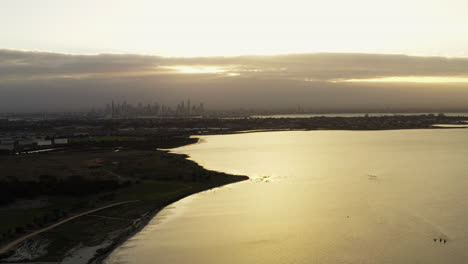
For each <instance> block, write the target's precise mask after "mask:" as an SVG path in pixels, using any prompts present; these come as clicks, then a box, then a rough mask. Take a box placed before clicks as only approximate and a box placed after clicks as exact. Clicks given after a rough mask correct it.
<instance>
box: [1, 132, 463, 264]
mask: <svg viewBox="0 0 468 264" xmlns="http://www.w3.org/2000/svg"><path fill="white" fill-rule="evenodd" d="M414 129H418V130H419V129H437V130H438V129H464V128H461V127H429V128H410V129H404V130H414ZM325 130H330V129H325ZM380 130H400V129H378V130H371V131H380ZM279 131H281V132H287V131H317V130H315V129H314V130H307V129H271V130H247V131H235V132H231V133H230V132H229V131H223V132H222V133H213V134H198V135H196V134H195V135H194V134H192V135H191V136H190V138H192V139H194V140H193V141H190V142H184V143H179V144H177V146H173V147H172V148H170V149H157V151H163V152H168V153H171V154H172V155H177V156H180V157H182V158H183V159H184V160H190V157H189V156H187V155H184V154H178V153H174V152H172V149H175V148H179V147H185V146H189V145H192V144H199V143H200V140H199V138H197V136H206V135H223V134H239V133H256V132H279ZM351 131H362V130H351ZM226 132H227V133H226ZM191 161H192V162H194V161H193V160H191ZM195 163H196V162H195ZM197 165H198V164H197ZM205 171H210V170H206V169H205ZM216 172H217V171H216ZM217 173H223V172H217ZM229 176H236V177H239V178H238V179H236V180H234V181H230V182H223V183H216V182H214V183H211V184H210V185H209V186H205V187H206V188H205V187H200V188H194V189H192V190H189V191H188V192H187V193H184V194H181V195H178V196H176V197H173V198H170V199H169V200H167V201H164V203H163V204H161V205H159V206H158V207H156V208H154V209H152V210H149V211H148V212H146V213H144V214H142V216H141V217H140V218H138V219H135V220H136V222H134V223H132V224H130V225H129V226H127V227H125V228H123V229H120V230H114V231H116V232H119V234H118V235H116V236H115V237H113V238H110V239H108V240H107V241H108V242H109V243H110V245H109V246H105V247H103V248H101V249H99V250H97V251H96V254H95V255H94V256H92V257H91V258H88V259H86V260H85V259H83V260H85V261H86V262H83V263H94V264H101V263H104V260H105V259H106V258H107V257H108V256H109V255H110V254H112V252H114V250H115V249H116V248H118V247H119V246H121V245H122V244H124V243H125V242H126V241H128V240H129V239H130V238H132V237H133V236H135V235H136V234H137V233H138V232H140V231H141V230H142V229H143V228H144V227H146V226H147V224H148V223H149V222H150V221H151V220H152V219H154V218H155V217H157V214H158V213H160V212H161V211H162V210H163V209H164V208H166V207H167V206H170V205H171V204H173V203H175V202H177V201H179V200H181V199H184V198H187V197H189V196H191V195H194V194H197V193H201V192H204V191H207V190H211V189H215V188H219V187H222V186H226V185H228V184H231V183H237V182H241V181H244V180H247V179H249V178H248V177H247V176H242V175H229ZM108 234H110V233H108ZM84 247H85V246H81V247H79V248H78V249H80V248H84ZM78 254H79V253H78ZM62 260H63V259H62ZM0 263H4V262H1V261H0Z"/></svg>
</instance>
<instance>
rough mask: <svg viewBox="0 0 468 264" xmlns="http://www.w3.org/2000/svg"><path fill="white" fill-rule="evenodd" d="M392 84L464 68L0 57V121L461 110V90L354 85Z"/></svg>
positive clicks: (425, 62)
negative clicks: (144, 105)
mask: <svg viewBox="0 0 468 264" xmlns="http://www.w3.org/2000/svg"><path fill="white" fill-rule="evenodd" d="M190 68H191V69H192V70H187V69H190ZM181 69H182V71H181ZM183 69H185V72H183ZM395 76H398V77H417V76H432V77H437V76H441V77H450V76H456V77H459V78H460V77H461V78H463V77H467V78H468V59H465V58H443V57H414V56H405V55H382V54H339V53H318V54H289V55H268V56H237V57H199V58H176V57H175V58H172V57H160V56H150V55H134V54H99V55H71V54H59V53H49V52H32V51H17V50H0V111H17V110H40V109H45V110H59V109H60V110H67V109H85V108H88V107H92V106H100V105H102V104H104V103H106V102H108V101H109V100H112V99H116V100H127V101H131V102H138V101H143V102H152V101H159V102H163V103H168V104H170V103H174V102H176V101H178V100H182V99H186V98H189V97H190V98H192V99H194V100H197V101H203V102H205V103H207V104H208V105H209V106H212V108H238V107H245V108H288V107H289V108H291V107H296V106H297V105H302V106H304V107H309V108H310V109H351V110H352V109H358V108H360V109H366V108H369V109H370V108H379V107H380V108H383V107H391V108H392V107H393V108H415V109H416V108H427V109H429V108H432V109H439V108H468V104H466V103H465V102H464V101H466V100H463V98H467V97H466V96H468V92H467V90H468V89H465V86H466V84H465V85H464V84H460V83H447V84H443V83H442V84H441V83H437V84H431V83H424V84H416V83H364V82H355V81H356V79H375V78H383V77H395ZM345 80H354V81H353V83H347V82H341V81H345Z"/></svg>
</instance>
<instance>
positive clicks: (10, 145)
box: [0, 144, 15, 151]
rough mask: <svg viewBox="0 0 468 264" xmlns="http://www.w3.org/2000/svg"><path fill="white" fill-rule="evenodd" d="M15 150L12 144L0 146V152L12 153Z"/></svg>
mask: <svg viewBox="0 0 468 264" xmlns="http://www.w3.org/2000/svg"><path fill="white" fill-rule="evenodd" d="M14 149H15V145H14V144H0V150H7V151H13V150H14Z"/></svg>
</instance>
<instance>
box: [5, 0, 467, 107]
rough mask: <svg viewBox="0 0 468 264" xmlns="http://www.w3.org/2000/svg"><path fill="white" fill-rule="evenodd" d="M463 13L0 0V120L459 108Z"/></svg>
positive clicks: (247, 3)
mask: <svg viewBox="0 0 468 264" xmlns="http://www.w3.org/2000/svg"><path fill="white" fill-rule="evenodd" d="M466 10H468V1H461V0H445V1H441V0H436V1H434V0H433V1H430V0H426V1H420V0H412V1H409V0H406V1H403V0H393V1H378V0H373V1H372V0H354V1H338V0H328V1H315V0H308V1H300V0H288V1H272V0H270V1H264V0H237V1H221V0H217V1H214V0H197V1H193V0H191V1H182V0H171V1H155V0H132V1H124V0H99V1H97V0H80V1H71V0H41V1H38V0H2V1H1V3H0V32H1V34H0V112H1V111H36V110H37V111H42V110H44V111H55V110H83V109H89V108H91V107H100V106H103V105H104V104H106V103H108V102H110V101H111V100H117V101H128V102H132V103H137V102H140V101H141V102H143V103H152V102H154V101H158V102H160V103H166V104H174V103H177V102H179V101H181V100H183V99H188V98H191V99H192V101H199V102H204V103H205V104H206V105H207V106H208V107H211V108H216V109H221V108H241V107H242V108H263V109H276V108H278V109H279V108H281V109H283V108H293V107H297V106H298V105H300V106H302V107H304V108H308V109H313V110H314V109H315V110H337V109H340V110H343V109H346V110H350V111H352V110H353V109H354V110H357V109H395V111H397V110H406V109H415V110H419V109H442V110H447V109H467V110H468V100H466V99H467V98H468V97H467V96H468V48H467V47H468V16H466Z"/></svg>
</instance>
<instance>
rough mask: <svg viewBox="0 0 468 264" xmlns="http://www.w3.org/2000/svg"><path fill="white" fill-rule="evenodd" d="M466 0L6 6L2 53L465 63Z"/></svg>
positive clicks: (17, 1)
mask: <svg viewBox="0 0 468 264" xmlns="http://www.w3.org/2000/svg"><path fill="white" fill-rule="evenodd" d="M466 10H468V2H467V1H464V0H392V1H387V0H385V1H382V0H353V1H346V0H327V1H323V0H321V1H317V0H288V1H274V0H236V1H223V0H197V1H192V0H170V1H167V0H165V1H158V0H131V1H130V0H98V1H96V0H80V1H72V0H40V1H37V0H2V1H1V8H0V32H2V34H0V43H1V45H2V48H9V49H22V50H41V51H54V52H63V53H78V54H83V53H84V54H93V53H107V52H113V53H137V54H152V55H159V56H176V57H180V56H183V57H187V56H191V57H195V56H235V55H252V54H285V53H316V52H346V53H391V54H395V53H396V54H407V55H422V56H450V57H460V56H463V57H466V56H468V51H467V50H466V47H467V46H468V34H467V33H468V16H466Z"/></svg>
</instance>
